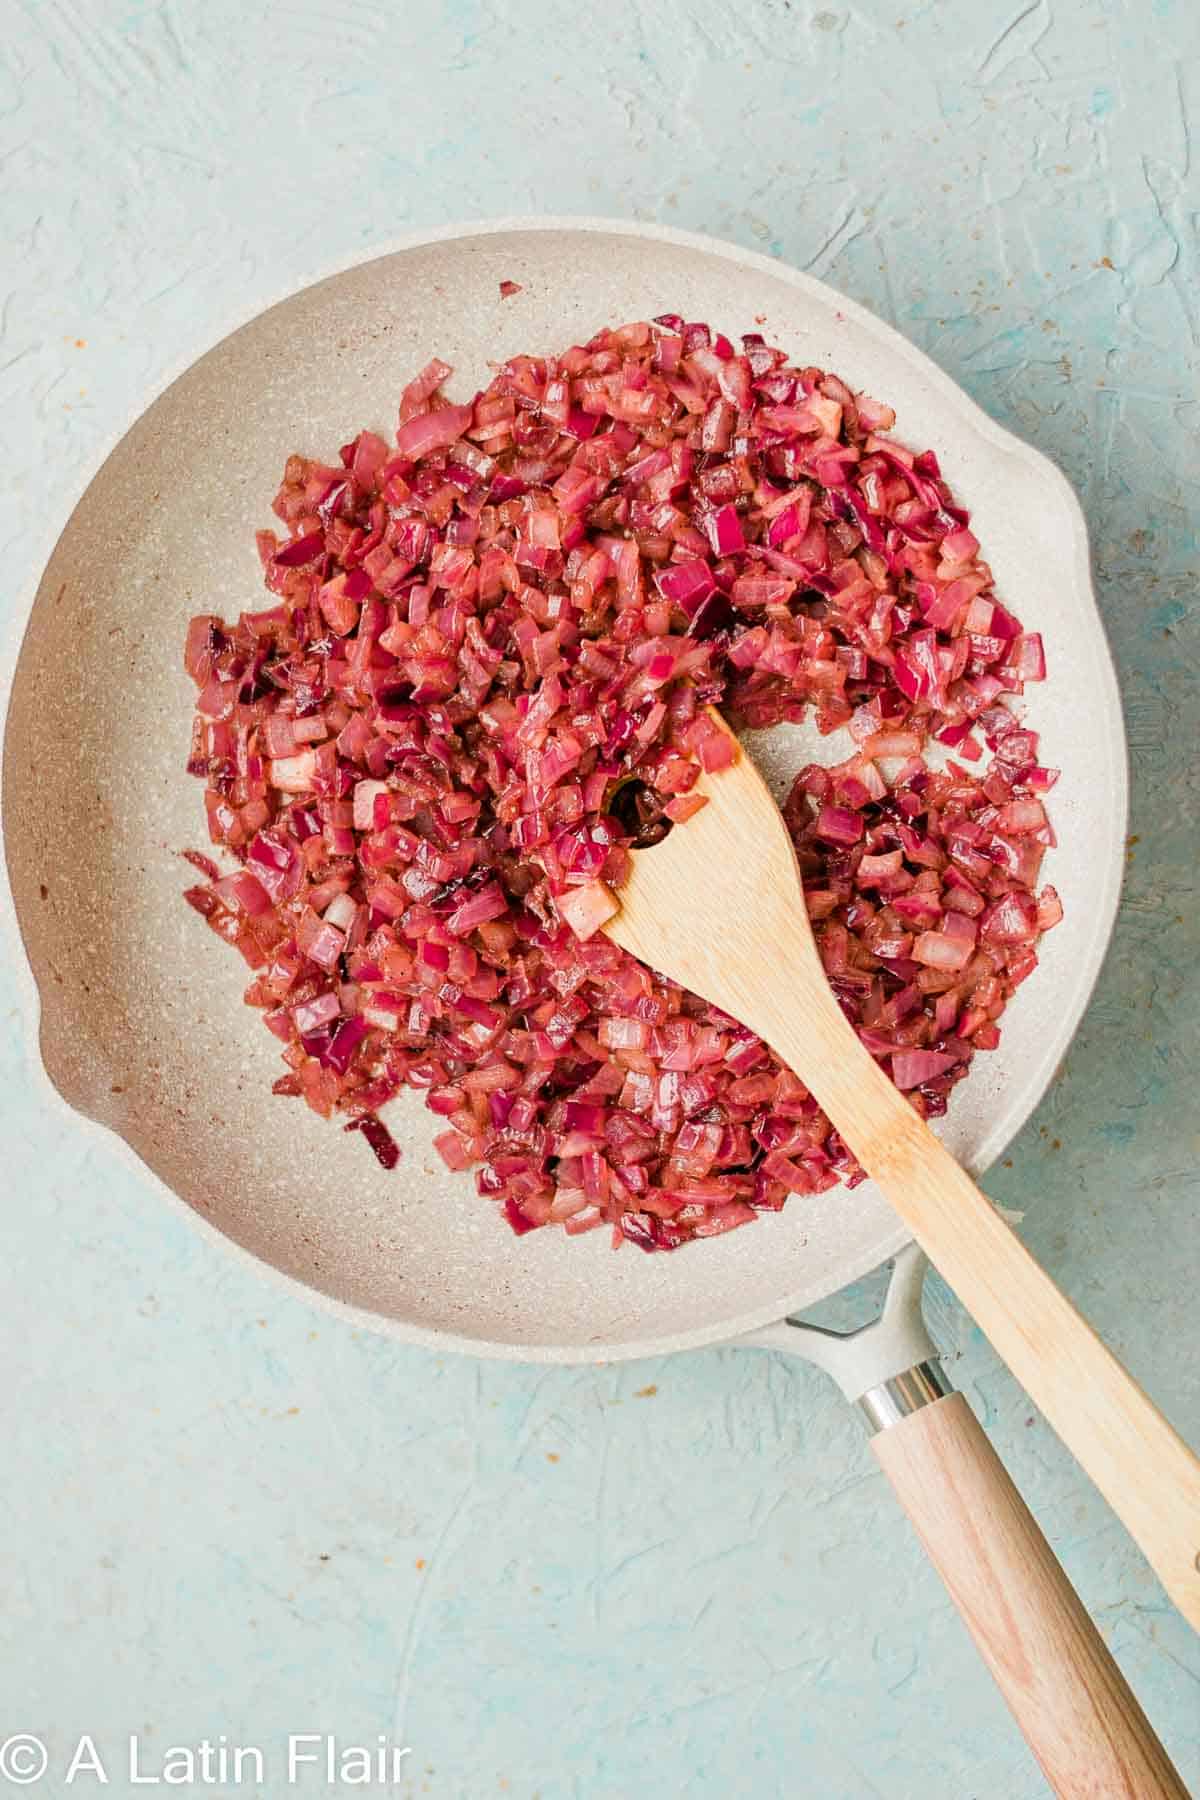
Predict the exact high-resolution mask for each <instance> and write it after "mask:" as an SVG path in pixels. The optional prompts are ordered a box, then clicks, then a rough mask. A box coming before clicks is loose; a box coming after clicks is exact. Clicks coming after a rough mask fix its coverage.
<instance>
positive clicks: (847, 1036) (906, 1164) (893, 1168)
mask: <svg viewBox="0 0 1200 1800" xmlns="http://www.w3.org/2000/svg"><path fill="white" fill-rule="evenodd" d="M811 957H812V951H811V946H809V945H807V944H805V943H804V942H802V941H801V942H797V943H796V945H795V946H794V947H791V946H781V955H780V958H779V961H778V963H776V964H775V965H774V966H773V968H772V980H771V982H770V983H769V984H764V988H763V995H762V997H761V998H760V1003H759V1005H758V1006H757V1007H756V1008H755V1011H756V1015H757V1016H756V1017H754V1018H752V1019H750V1020H749V1021H748V1022H749V1023H750V1024H751V1025H752V1026H753V1028H754V1029H755V1030H756V1031H758V1032H759V1034H760V1035H761V1036H762V1037H764V1038H765V1039H766V1041H767V1042H768V1043H769V1044H770V1045H771V1047H772V1048H773V1049H774V1050H776V1051H777V1052H778V1054H779V1055H780V1056H781V1057H782V1058H783V1059H784V1061H785V1062H787V1063H789V1064H790V1065H791V1066H792V1067H793V1068H799V1069H803V1070H804V1071H805V1073H804V1077H803V1079H804V1080H805V1081H806V1082H807V1084H808V1086H809V1087H810V1089H811V1091H812V1093H813V1094H814V1096H815V1097H816V1099H817V1101H818V1102H819V1103H820V1105H821V1106H822V1107H823V1109H824V1110H825V1112H826V1113H827V1114H828V1115H829V1117H830V1119H832V1121H833V1123H834V1125H836V1127H837V1129H838V1131H839V1132H840V1133H841V1134H842V1136H843V1138H844V1139H845V1140H846V1142H847V1144H849V1146H850V1148H851V1150H852V1151H853V1152H854V1154H855V1156H856V1157H857V1158H858V1160H859V1162H861V1164H862V1166H863V1167H864V1169H866V1170H867V1171H868V1173H869V1174H870V1175H872V1176H873V1177H874V1178H875V1180H876V1181H877V1182H878V1183H879V1185H880V1187H881V1188H882V1189H883V1192H884V1193H885V1194H886V1195H887V1197H888V1199H889V1200H890V1201H891V1203H892V1205H893V1206H894V1207H895V1209H896V1211H897V1212H898V1213H899V1214H900V1216H901V1218H902V1219H903V1220H904V1221H905V1223H906V1224H907V1225H908V1227H909V1229H910V1230H911V1232H912V1234H913V1236H914V1237H915V1238H916V1240H917V1242H918V1243H919V1244H920V1245H921V1247H922V1249H923V1250H924V1251H925V1253H926V1255H927V1256H928V1257H929V1259H930V1261H931V1262H932V1263H933V1264H934V1266H935V1268H937V1269H938V1270H939V1271H940V1272H941V1274H942V1275H943V1276H944V1277H945V1279H946V1280H947V1281H948V1282H949V1284H950V1286H951V1287H952V1288H953V1289H954V1291H955V1292H956V1294H957V1295H958V1297H959V1299H960V1300H961V1301H962V1303H963V1305H964V1306H965V1307H966V1308H967V1310H968V1312H970V1313H971V1314H972V1315H973V1316H974V1318H975V1321H976V1323H977V1324H978V1325H979V1328H980V1330H981V1331H982V1332H983V1333H984V1334H985V1336H986V1337H987V1338H988V1339H989V1340H990V1341H991V1343H992V1345H993V1346H994V1348H995V1349H996V1350H997V1352H998V1353H999V1354H1000V1356H1002V1357H1003V1358H1004V1361H1005V1362H1006V1363H1007V1364H1008V1366H1009V1368H1010V1369H1011V1370H1012V1372H1013V1374H1014V1375H1015V1376H1016V1378H1017V1380H1018V1381H1019V1382H1020V1383H1021V1385H1022V1387H1023V1388H1024V1389H1025V1390H1026V1392H1027V1393H1028V1394H1029V1395H1030V1397H1031V1398H1032V1399H1033V1401H1034V1402H1035V1404H1036V1405H1037V1406H1039V1407H1040V1408H1041V1410H1042V1412H1043V1413H1044V1414H1045V1416H1046V1418H1047V1419H1048V1420H1049V1422H1050V1424H1051V1425H1052V1426H1053V1427H1054V1429H1055V1431H1056V1432H1057V1433H1058V1435H1059V1437H1060V1438H1061V1439H1062V1441H1063V1443H1064V1444H1065V1445H1066V1446H1067V1448H1068V1449H1069V1450H1070V1451H1071V1453H1072V1454H1073V1455H1074V1457H1075V1459H1076V1461H1077V1462H1079V1463H1080V1464H1081V1465H1082V1467H1083V1468H1084V1469H1085V1470H1086V1471H1087V1473H1088V1474H1089V1475H1090V1476H1091V1478H1092V1480H1093V1481H1094V1482H1095V1484H1096V1486H1097V1487H1098V1488H1099V1489H1100V1492H1101V1493H1102V1494H1103V1495H1104V1497H1105V1499H1106V1500H1107V1501H1108V1503H1109V1505H1110V1506H1111V1507H1112V1509H1113V1511H1114V1512H1115V1513H1116V1514H1117V1516H1118V1518H1120V1519H1121V1520H1122V1521H1123V1523H1124V1524H1125V1526H1126V1528H1127V1529H1128V1531H1129V1533H1130V1535H1131V1536H1132V1537H1133V1538H1134V1539H1135V1541H1136V1542H1137V1543H1138V1544H1139V1545H1140V1546H1141V1548H1142V1550H1143V1551H1144V1553H1145V1555H1146V1557H1147V1558H1148V1560H1149V1562H1150V1563H1151V1565H1152V1566H1153V1568H1154V1569H1155V1571H1156V1572H1157V1574H1158V1576H1159V1578H1160V1580H1161V1581H1162V1584H1163V1586H1164V1587H1165V1588H1166V1590H1167V1592H1168V1593H1169V1594H1170V1596H1171V1598H1172V1599H1173V1600H1174V1602H1175V1604H1176V1606H1178V1608H1179V1610H1180V1612H1181V1613H1183V1615H1184V1617H1185V1618H1186V1619H1188V1620H1189V1621H1190V1623H1191V1624H1192V1625H1193V1626H1194V1627H1195V1628H1196V1629H1197V1630H1200V1462H1198V1461H1197V1459H1196V1457H1195V1456H1194V1455H1193V1453H1192V1451H1191V1450H1190V1449H1189V1448H1188V1446H1187V1445H1186V1444H1185V1443H1184V1442H1183V1440H1182V1438H1181V1437H1179V1435H1178V1433H1177V1432H1175V1431H1174V1430H1173V1429H1172V1427H1171V1426H1170V1425H1169V1424H1168V1423H1167V1421H1166V1419H1164V1418H1163V1416H1162V1414H1161V1413H1160V1412H1159V1411H1158V1408H1157V1407H1156V1406H1155V1405H1154V1404H1153V1402H1152V1401H1151V1400H1150V1399H1149V1398H1148V1397H1147V1396H1146V1395H1145V1394H1144V1393H1143V1392H1142V1390H1141V1388H1140V1387H1139V1386H1138V1384H1137V1382H1136V1381H1134V1379H1133V1377H1132V1376H1131V1375H1130V1374H1129V1373H1128V1372H1127V1371H1126V1370H1125V1369H1124V1368H1122V1366H1121V1364H1120V1363H1119V1362H1118V1361H1117V1359H1116V1357H1115V1356H1114V1355H1113V1354H1112V1352H1111V1351H1110V1350H1109V1349H1107V1348H1106V1346H1105V1345H1104V1344H1102V1343H1101V1341H1100V1339H1099V1338H1098V1337H1097V1336H1096V1334H1095V1332H1094V1331H1093V1330H1092V1328H1091V1326H1090V1325H1089V1324H1088V1323H1087V1321H1086V1320H1085V1319H1084V1318H1082V1317H1081V1316H1080V1314H1079V1313H1077V1312H1076V1310H1075V1308H1074V1307H1073V1306H1072V1304H1071V1302H1070V1301H1069V1300H1068V1299H1067V1297H1066V1295H1065V1294H1063V1293H1061V1292H1060V1291H1059V1289H1058V1288H1057V1287H1056V1286H1055V1284H1054V1282H1053V1281H1052V1280H1051V1279H1050V1277H1049V1275H1047V1273H1046V1271H1045V1270H1044V1269H1043V1268H1041V1267H1040V1265H1039V1264H1038V1263H1036V1262H1035V1261H1034V1259H1033V1257H1032V1256H1031V1255H1030V1254H1029V1251H1028V1250H1027V1249H1026V1248H1025V1246H1024V1244H1023V1243H1022V1242H1021V1240H1020V1239H1019V1238H1018V1237H1017V1236H1016V1234H1015V1232H1013V1231H1011V1230H1010V1229H1009V1227H1008V1226H1007V1225H1006V1224H1005V1222H1004V1220H1003V1219H1002V1218H1001V1217H1000V1215H999V1213H997V1212H996V1210H995V1208H994V1207H993V1206H992V1204H991V1202H990V1201H989V1200H988V1199H987V1197H986V1195H985V1194H983V1193H981V1191H980V1190H979V1188H977V1187H976V1185H975V1183H974V1182H973V1181H972V1180H971V1177H970V1176H969V1175H968V1174H967V1173H966V1171H965V1170H963V1169H961V1168H960V1167H959V1166H958V1164H957V1163H956V1162H955V1160H954V1158H953V1157H952V1156H951V1155H950V1153H949V1151H948V1150H946V1149H945V1148H944V1147H943V1145H942V1144H941V1143H940V1141H939V1140H938V1139H937V1138H936V1137H935V1136H934V1134H933V1133H932V1132H931V1131H930V1129H929V1127H928V1126H927V1125H926V1124H925V1122H924V1120H923V1119H921V1118H920V1117H919V1116H918V1115H917V1113H916V1112H914V1110H913V1108H912V1107H911V1106H910V1105H909V1103H908V1101H907V1100H906V1099H905V1098H904V1096H903V1095H902V1094H900V1093H898V1092H897V1090H896V1088H895V1087H894V1086H893V1084H892V1083H891V1081H889V1079H888V1077H887V1076H886V1075H885V1074H884V1073H883V1071H882V1070H881V1069H880V1067H879V1065H878V1064H877V1063H876V1061H875V1059H874V1057H873V1056H871V1054H870V1053H869V1051H867V1050H866V1049H865V1048H864V1047H863V1045H862V1044H861V1043H859V1042H858V1040H857V1038H856V1037H854V1035H853V1034H852V1033H850V1032H849V1031H848V1030H847V1027H846V1021H845V1019H844V1017H843V1016H842V1014H841V1011H840V1009H839V1008H838V1006H837V1003H836V1001H835V1000H834V999H833V997H832V995H831V994H830V992H829V990H828V989H827V988H825V987H824V986H823V984H814V982H813V981H812V979H811ZM789 964H790V965H791V967H792V968H793V969H794V972H795V977H796V980H795V985H790V984H789V980H788V970H789ZM789 987H790V993H789Z"/></svg>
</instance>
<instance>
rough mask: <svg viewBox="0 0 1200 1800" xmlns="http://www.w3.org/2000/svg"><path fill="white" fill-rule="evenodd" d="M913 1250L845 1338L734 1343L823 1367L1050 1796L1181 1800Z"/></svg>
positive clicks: (808, 1329) (796, 1332) (788, 1334)
mask: <svg viewBox="0 0 1200 1800" xmlns="http://www.w3.org/2000/svg"><path fill="white" fill-rule="evenodd" d="M924 1270H925V1260H924V1258H923V1257H922V1256H921V1254H920V1252H919V1251H918V1250H917V1249H916V1247H915V1246H909V1248H908V1249H907V1250H904V1251H901V1253H900V1255H899V1257H898V1258H897V1259H896V1270H895V1273H894V1275H893V1277H892V1282H891V1286H890V1287H889V1290H888V1297H887V1301H886V1303H885V1306H884V1310H883V1314H882V1316H881V1317H880V1318H879V1319H878V1320H877V1321H876V1322H875V1323H874V1324H873V1325H868V1326H866V1327H864V1328H863V1330H861V1331H858V1332H854V1333H851V1334H848V1335H844V1336H843V1335H841V1334H838V1333H834V1332H827V1331H820V1330H818V1329H817V1328H816V1327H814V1326H811V1325H804V1324H799V1323H795V1324H793V1323H792V1322H791V1321H786V1320H785V1321H781V1322H780V1323H779V1324H778V1325H773V1326H768V1327H767V1328H766V1329H765V1330H763V1331H760V1332H756V1333H753V1334H752V1335H751V1336H749V1337H747V1338H743V1339H741V1340H739V1341H740V1342H742V1343H747V1344H755V1345H760V1346H762V1347H764V1348H768V1347H769V1348H773V1349H785V1350H788V1351H790V1352H792V1354H795V1355H800V1356H803V1357H805V1358H806V1359H807V1360H809V1361H812V1362H816V1363H817V1364H819V1366H820V1367H822V1368H824V1369H825V1370H826V1371H827V1372H828V1373H829V1374H831V1375H832V1376H833V1377H834V1379H835V1380H836V1381H837V1382H838V1383H839V1385H840V1386H841V1388H842V1390H843V1392H844V1393H845V1394H846V1396H847V1398H848V1399H851V1400H855V1401H857V1403H858V1406H859V1408H860V1410H861V1411H862V1412H863V1414H864V1415H865V1416H866V1419H867V1421H868V1424H869V1426H870V1428H871V1432H872V1438H871V1448H872V1449H873V1451H874V1453H875V1457H876V1460H877V1461H878V1463H879V1465H880V1467H881V1468H882V1470H883V1472H884V1474H885V1475H886V1476H887V1478H888V1480H889V1481H890V1482H891V1484H892V1488H893V1490H894V1491H895V1494H896V1497H897V1498H898V1500H899V1501H900V1504H901V1506H903V1508H904V1510H905V1512H906V1513H907V1514H908V1517H909V1520H910V1521H911V1523H912V1525H913V1527H914V1529H915V1530H916V1533H917V1536H918V1537H919V1538H920V1540H921V1543H922V1545H923V1547H924V1549H925V1552H926V1554H927V1555H928V1557H929V1559H930V1561H931V1562H932V1563H933V1566H934V1568H935V1569H936V1570H937V1572H938V1574H939V1575H940V1576H941V1578H942V1580H943V1582H944V1583H945V1585H946V1589H947V1592H948V1593H949V1595H950V1598H951V1599H952V1600H953V1602H954V1604H955V1606H956V1607H957V1608H958V1610H959V1613H960V1614H961V1616H962V1619H963V1622H964V1623H965V1625H966V1627H967V1629H968V1631H969V1632H970V1633H971V1636H972V1637H973V1638H974V1640H975V1645H976V1648H977V1649H978V1651H979V1653H980V1655H981V1656H982V1657H983V1660H984V1662H985V1663H986V1664H987V1666H988V1668H989V1669H990V1670H991V1673H992V1676H993V1678H994V1679H995V1681H996V1684H997V1686H998V1687H999V1689H1000V1692H1001V1693H1002V1694H1003V1696H1004V1699H1005V1701H1006V1702H1007V1704H1008V1707H1009V1709H1010V1711H1011V1712H1012V1714H1013V1717H1014V1718H1015V1719H1016V1721H1017V1724H1018V1725H1019V1726H1020V1728H1021V1731H1022V1732H1023V1733H1024V1736H1025V1739H1026V1742H1027V1743H1028V1744H1029V1747H1030V1749H1031V1750H1032V1751H1033V1754H1034V1755H1035V1756H1036V1758H1037V1760H1038V1762H1039V1763H1040V1765H1041V1768H1042V1772H1043V1773H1044V1775H1045V1777H1046V1780H1047V1781H1048V1782H1049V1784H1050V1787H1051V1788H1052V1789H1053V1791H1054V1792H1055V1793H1056V1794H1058V1795H1060V1796H1061V1797H1062V1800H1082V1796H1084V1795H1103V1796H1104V1800H1188V1792H1187V1789H1186V1788H1185V1787H1184V1785H1183V1783H1182V1782H1181V1781H1180V1779H1179V1776H1178V1775H1177V1774H1176V1772H1175V1770H1174V1768H1173V1767H1172V1765H1171V1762H1170V1760H1169V1758H1168V1757H1167V1753H1166V1751H1165V1750H1164V1749H1163V1747H1162V1745H1161V1744H1160V1743H1159V1741H1158V1739H1157V1738H1156V1737H1155V1735H1154V1731H1153V1729H1152V1728H1151V1726H1150V1724H1149V1721H1148V1720H1147V1718H1146V1716H1145V1714H1144V1713H1143V1712H1142V1709H1141V1707H1140V1706H1139V1705H1138V1703H1137V1701H1136V1700H1135V1698H1134V1696H1133V1694H1132V1692H1131V1690H1130V1688H1129V1687H1128V1685H1127V1683H1126V1681H1125V1678H1124V1676H1123V1675H1122V1674H1121V1671H1120V1670H1119V1669H1118V1667H1117V1665H1116V1663H1115V1662H1114V1660H1113V1658H1112V1654H1111V1652H1110V1651H1109V1649H1108V1647H1107V1645H1106V1644H1105V1642H1104V1640H1103V1638H1102V1637H1101V1636H1100V1633H1099V1632H1098V1631H1097V1629H1096V1627H1095V1625H1094V1624H1093V1622H1092V1620H1091V1619H1090V1618H1089V1617H1088V1614H1087V1612H1086V1611H1085V1609H1084V1607H1083V1604H1082V1602H1081V1601H1080V1599H1079V1596H1078V1595H1077V1594H1076V1592H1075V1590H1074V1588H1073V1587H1072V1586H1071V1584H1070V1582H1069V1581H1068V1579H1067V1577H1066V1574H1065V1573H1064V1571H1063V1568H1062V1566H1061V1564H1060V1563H1059V1561H1058V1559H1057V1557H1056V1556H1055V1554H1054V1552H1053V1551H1052V1550H1051V1548H1050V1546H1049V1544H1048V1543H1047V1542H1046V1540H1045V1538H1044V1537H1043V1536H1042V1533H1041V1531H1040V1529H1039V1527H1038V1524H1037V1521H1036V1520H1035V1519H1034V1517H1033V1515H1032V1513H1031V1512H1030V1511H1029V1508H1028V1507H1027V1506H1026V1505H1025V1502H1024V1501H1023V1500H1022V1499H1021V1496H1020V1494H1019V1493H1018V1492H1017V1490H1016V1488H1015V1487H1014V1486H1013V1483H1012V1481H1011V1479H1010V1478H1009V1475H1008V1473H1007V1471H1006V1470H1005V1468H1004V1465H1003V1464H1002V1463H1001V1461H1000V1459H999V1457H998V1456H997V1455H996V1452H995V1450H994V1449H993V1448H992V1446H991V1444H990V1443H989V1441H988V1439H987V1438H986V1437H985V1435H984V1432H983V1429H982V1427H981V1426H980V1424H979V1421H978V1420H977V1419H976V1417H975V1415H974V1413H973V1412H972V1411H971V1408H970V1407H969V1406H968V1404H967V1402H966V1399H965V1397H964V1396H963V1395H962V1394H958V1393H953V1392H952V1391H951V1389H950V1384H949V1383H948V1381H947V1380H946V1378H945V1376H944V1374H943V1373H942V1370H941V1368H940V1366H939V1365H938V1363H937V1360H936V1351H935V1350H934V1349H933V1346H932V1344H931V1343H930V1341H929V1338H928V1336H927V1334H926V1332H925V1326H924V1322H923V1320H922V1318H921V1311H920V1294H921V1285H922V1282H923V1279H924Z"/></svg>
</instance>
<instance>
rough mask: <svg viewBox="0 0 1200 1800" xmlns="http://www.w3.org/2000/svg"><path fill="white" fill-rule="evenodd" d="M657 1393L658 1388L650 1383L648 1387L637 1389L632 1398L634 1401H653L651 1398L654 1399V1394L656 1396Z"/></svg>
mask: <svg viewBox="0 0 1200 1800" xmlns="http://www.w3.org/2000/svg"><path fill="white" fill-rule="evenodd" d="M657 1392H658V1388H657V1386H656V1384H655V1383H654V1382H653V1381H652V1382H651V1383H650V1384H649V1386H648V1387H644V1388H638V1390H637V1392H636V1393H635V1394H634V1396H633V1397H634V1399H635V1400H653V1398H654V1396H655V1394H657Z"/></svg>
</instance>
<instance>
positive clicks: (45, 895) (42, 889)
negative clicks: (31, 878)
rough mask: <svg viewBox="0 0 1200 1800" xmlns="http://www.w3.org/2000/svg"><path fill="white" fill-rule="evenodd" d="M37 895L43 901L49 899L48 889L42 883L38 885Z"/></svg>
mask: <svg viewBox="0 0 1200 1800" xmlns="http://www.w3.org/2000/svg"><path fill="white" fill-rule="evenodd" d="M38 893H39V894H40V895H41V896H42V899H43V900H48V899H49V898H50V889H49V888H48V887H47V886H46V884H45V882H44V881H42V882H39V883H38Z"/></svg>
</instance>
